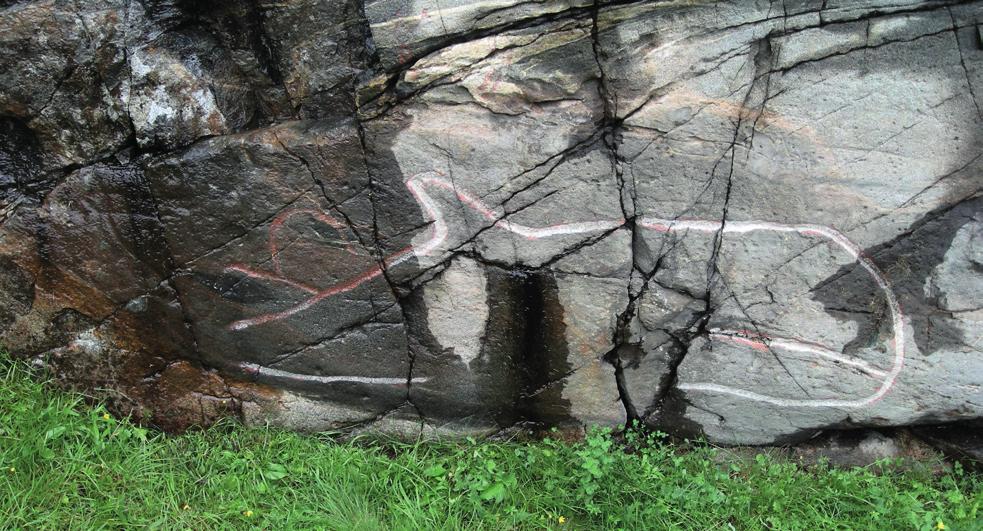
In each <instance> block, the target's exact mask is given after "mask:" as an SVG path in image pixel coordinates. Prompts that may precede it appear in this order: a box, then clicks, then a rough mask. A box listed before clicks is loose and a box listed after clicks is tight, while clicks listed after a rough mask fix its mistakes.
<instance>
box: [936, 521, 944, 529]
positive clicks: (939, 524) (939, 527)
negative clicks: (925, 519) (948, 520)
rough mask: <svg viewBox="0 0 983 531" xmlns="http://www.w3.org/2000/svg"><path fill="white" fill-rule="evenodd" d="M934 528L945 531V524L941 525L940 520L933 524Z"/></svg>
mask: <svg viewBox="0 0 983 531" xmlns="http://www.w3.org/2000/svg"><path fill="white" fill-rule="evenodd" d="M935 528H936V529H938V530H939V531H942V530H943V529H945V524H943V523H942V520H939V521H938V522H937V523H936V524H935Z"/></svg>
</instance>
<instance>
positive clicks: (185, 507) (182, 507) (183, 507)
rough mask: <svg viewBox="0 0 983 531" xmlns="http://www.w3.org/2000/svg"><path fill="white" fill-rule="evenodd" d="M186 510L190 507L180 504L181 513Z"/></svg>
mask: <svg viewBox="0 0 983 531" xmlns="http://www.w3.org/2000/svg"><path fill="white" fill-rule="evenodd" d="M188 509H191V506H190V505H188V504H187V503H182V504H181V510H182V511H187V510H188Z"/></svg>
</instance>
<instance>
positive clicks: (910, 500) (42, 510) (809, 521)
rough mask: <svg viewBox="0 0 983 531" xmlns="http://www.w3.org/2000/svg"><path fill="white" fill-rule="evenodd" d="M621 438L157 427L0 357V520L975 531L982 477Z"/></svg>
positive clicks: (213, 525)
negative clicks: (939, 530) (498, 439)
mask: <svg viewBox="0 0 983 531" xmlns="http://www.w3.org/2000/svg"><path fill="white" fill-rule="evenodd" d="M627 439H628V440H627V444H628V445H629V446H630V448H631V451H627V452H626V451H622V446H623V445H624V444H626V441H624V440H621V439H618V440H617V442H616V440H615V439H614V438H612V437H611V436H610V435H609V434H607V433H606V432H604V431H594V432H593V433H592V434H591V435H590V436H589V437H588V438H587V439H586V440H585V441H583V442H582V443H575V444H566V443H560V442H557V441H554V440H545V441H542V442H536V443H528V444H527V443H517V442H511V443H492V442H474V441H463V442H430V443H419V444H400V443H383V442H378V441H377V442H369V441H355V442H346V443H339V442H335V441H332V440H331V439H330V438H328V437H319V436H304V435H297V434H292V433H288V432H283V431H279V430H274V429H255V428H243V427H240V426H237V425H234V424H232V423H227V424H224V425H221V426H217V427H215V428H212V429H209V430H205V431H202V432H195V433H189V434H185V435H181V436H164V435H160V434H157V433H154V432H150V431H147V430H145V429H143V428H140V427H138V426H135V425H133V424H131V423H129V422H128V421H126V420H119V419H115V418H112V417H111V416H109V415H107V414H106V413H105V411H104V410H103V409H102V408H100V407H91V406H88V405H86V404H85V403H84V402H83V401H82V400H81V399H80V397H78V396H76V395H72V394H68V393H64V392H60V391H52V390H51V389H50V388H48V387H46V386H42V385H40V384H38V383H37V382H36V381H35V380H34V379H32V378H30V377H29V375H28V373H27V370H26V369H25V368H24V367H23V366H22V365H20V364H19V363H11V362H8V361H0V465H2V467H3V468H2V470H0V472H2V474H0V527H3V528H23V529H63V528H85V529H90V528H112V529H123V528H125V529H134V528H140V527H151V528H161V529H196V530H197V529H226V528H265V529H293V528H319V529H431V528H448V529H509V528H578V529H584V528H606V529H610V528H624V529H762V528H771V529H808V530H815V529H891V530H895V529H934V528H935V527H936V526H937V525H938V523H939V522H944V524H945V527H946V528H947V529H973V530H978V529H983V519H981V517H983V511H981V505H983V489H981V487H983V479H981V478H980V477H978V476H973V475H972V474H969V473H966V472H963V470H962V469H961V468H960V467H958V466H955V467H953V469H952V471H951V472H949V473H946V474H945V475H941V476H936V475H932V473H930V472H926V471H921V472H919V471H917V469H916V470H911V469H910V468H911V467H908V469H907V471H902V469H901V468H900V467H890V466H878V467H870V468H856V469H851V470H837V469H830V468H828V467H813V468H811V469H804V468H802V467H799V466H797V465H795V464H794V463H789V462H785V461H781V460H778V459H774V458H770V457H767V456H764V455H759V456H758V457H757V458H756V459H752V460H747V461H733V460H731V461H726V460H724V461H722V460H720V459H715V458H714V457H715V453H716V450H714V449H712V448H708V447H701V446H698V445H697V446H694V447H691V448H687V449H686V450H685V451H683V450H681V449H679V448H676V447H673V446H672V445H669V444H667V443H663V442H661V441H660V440H659V439H658V438H657V437H656V436H647V437H646V438H645V439H647V440H640V436H628V438H627ZM927 469H928V468H926V470H927ZM561 517H562V518H563V522H562V523H561V521H560V518H561Z"/></svg>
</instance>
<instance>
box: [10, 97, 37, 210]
mask: <svg viewBox="0 0 983 531" xmlns="http://www.w3.org/2000/svg"><path fill="white" fill-rule="evenodd" d="M40 175H41V146H40V144H39V143H38V140H37V138H35V136H34V133H33V132H31V130H30V129H29V128H28V127H27V125H25V124H24V123H23V122H22V121H20V120H18V119H16V118H9V117H6V118H5V117H0V209H2V208H3V206H4V205H5V204H8V203H10V202H12V201H13V200H14V199H15V196H17V195H26V194H29V193H31V192H32V191H34V192H36V191H37V188H38V185H39V183H38V180H39V177H40Z"/></svg>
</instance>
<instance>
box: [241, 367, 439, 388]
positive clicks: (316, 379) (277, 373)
mask: <svg viewBox="0 0 983 531" xmlns="http://www.w3.org/2000/svg"><path fill="white" fill-rule="evenodd" d="M239 367H240V368H241V369H242V370H244V371H246V372H248V373H250V374H256V375H258V376H266V377H270V378H284V379H287V380H296V381H302V382H311V383H321V384H328V383H337V382H350V383H363V384H375V385H406V378H370V377H367V376H315V375H313V374H300V373H296V372H288V371H281V370H280V369H273V368H270V367H264V366H262V365H258V364H256V363H240V364H239ZM428 379H429V378H413V379H411V380H410V383H415V384H416V383H424V382H426V381H427V380H428Z"/></svg>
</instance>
